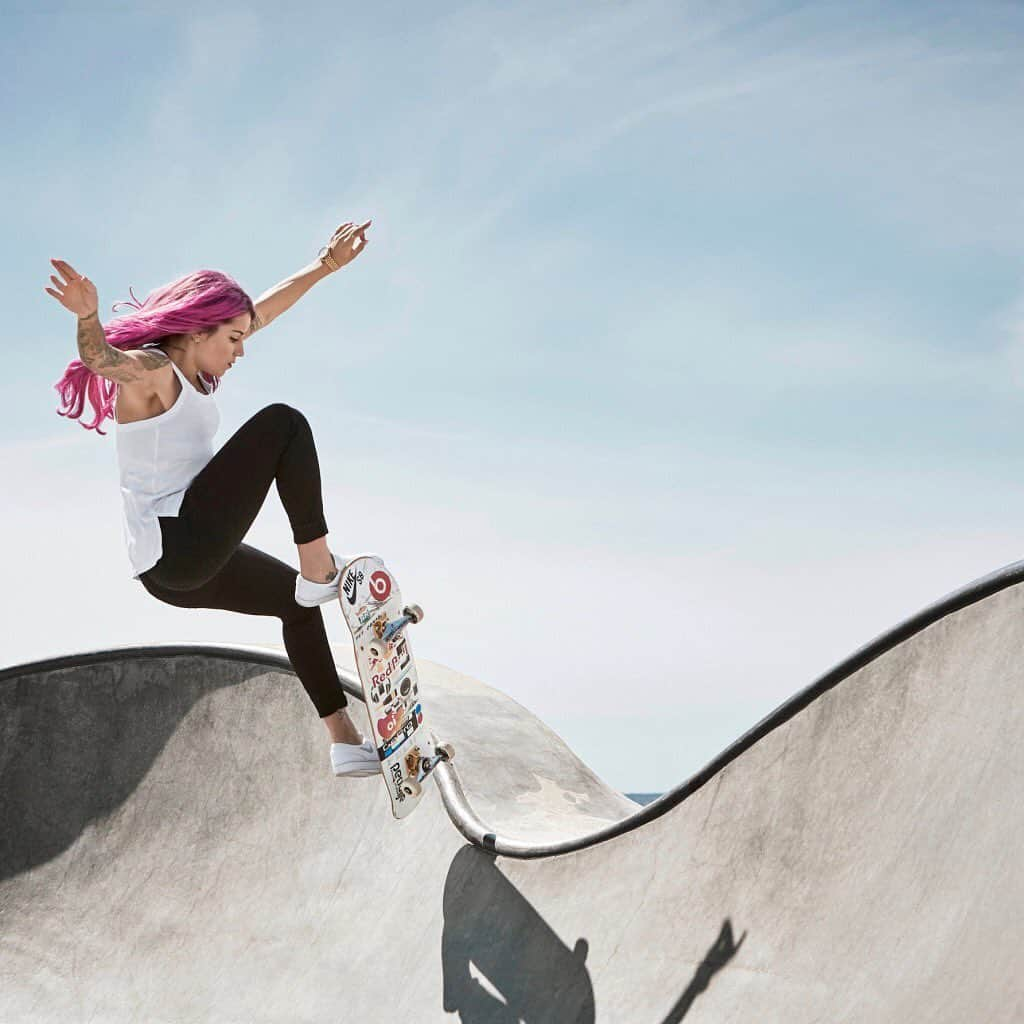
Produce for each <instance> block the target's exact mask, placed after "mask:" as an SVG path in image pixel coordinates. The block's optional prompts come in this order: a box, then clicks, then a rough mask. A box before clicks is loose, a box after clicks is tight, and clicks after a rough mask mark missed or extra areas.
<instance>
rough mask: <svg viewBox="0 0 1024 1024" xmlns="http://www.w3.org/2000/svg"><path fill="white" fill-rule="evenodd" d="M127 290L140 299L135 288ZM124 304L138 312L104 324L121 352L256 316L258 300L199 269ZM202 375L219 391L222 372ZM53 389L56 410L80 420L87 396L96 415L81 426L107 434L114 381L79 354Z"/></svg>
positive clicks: (231, 281) (217, 273) (232, 283)
mask: <svg viewBox="0 0 1024 1024" xmlns="http://www.w3.org/2000/svg"><path fill="white" fill-rule="evenodd" d="M128 293H129V294H130V295H131V297H132V298H133V299H135V293H134V292H133V291H132V290H131V289H130V288H129V289H128ZM121 304H122V303H120V302H115V303H114V305H113V306H111V312H117V307H118V306H119V305H121ZM123 304H124V305H126V306H133V307H134V309H135V312H133V313H126V314H125V315H124V316H119V317H115V318H114V319H113V320H110V321H109V322H108V323H106V324H104V325H103V333H104V334H105V335H106V336H107V341H108V342H109V343H110V344H111V345H113V346H114V348H117V349H120V350H121V351H122V352H127V351H129V350H130V349H136V348H152V347H153V346H154V345H155V344H157V343H158V342H159V341H161V340H162V339H164V338H166V337H167V336H168V335H171V334H188V333H189V332H191V331H196V332H198V333H202V332H204V331H209V330H212V329H214V328H216V327H219V326H220V325H221V324H224V323H227V322H228V321H229V320H232V319H234V318H235V317H236V316H241V314H242V313H249V315H250V316H253V317H255V316H256V308H255V306H254V305H253V301H252V299H250V298H249V296H248V295H247V294H246V293H245V291H244V290H243V289H242V287H241V285H239V284H238V282H237V281H235V279H234V278H232V277H229V276H228V275H227V274H222V273H221V272H220V271H219V270H196V271H194V272H193V273H191V274H186V275H185V276H184V277H180V278H178V280H176V281H172V282H171V283H170V284H165V285H163V286H162V287H160V288H156V289H154V290H153V291H151V292H150V293H149V295H147V296H146V298H145V300H144V301H143V302H139V301H138V299H135V301H134V302H130V301H129V300H127V299H125V300H123ZM201 376H202V377H203V379H204V380H205V382H206V384H207V386H208V387H210V388H211V389H212V390H214V391H216V389H217V387H218V385H219V384H220V377H218V376H216V375H211V374H201ZM54 388H55V389H56V391H57V392H58V393H59V394H60V398H61V406H62V408H63V411H62V409H58V410H57V415H58V416H67V417H69V418H70V419H79V417H81V415H82V410H83V408H84V407H85V399H86V397H88V399H89V402H90V404H91V405H92V407H93V411H94V412H95V413H96V418H95V419H94V420H93V421H92V423H82V422H81V421H80V422H79V425H80V426H82V427H84V428H85V429H86V430H95V431H96V433H98V434H103V435H104V436H106V435H105V432H104V431H102V430H100V424H101V423H102V422H103V421H104V420H105V419H106V418H107V417H108V416H112V415H113V412H114V398H115V396H116V394H117V384H116V383H115V382H114V381H112V380H108V379H107V378H106V377H101V376H100V375H99V374H97V373H93V371H92V370H90V369H89V367H88V366H86V365H85V364H84V363H83V362H82V361H81V360H80V359H75V360H73V361H72V362H70V363H68V366H67V369H66V370H65V371H64V376H63V377H61V379H60V380H59V381H57V383H56V384H54Z"/></svg>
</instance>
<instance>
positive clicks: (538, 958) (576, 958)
mask: <svg viewBox="0 0 1024 1024" xmlns="http://www.w3.org/2000/svg"><path fill="white" fill-rule="evenodd" d="M443 913H444V930H443V932H442V935H441V968H442V971H443V972H444V1009H445V1010H446V1011H447V1012H448V1013H453V1012H457V1013H458V1014H459V1018H460V1020H461V1022H462V1024H517V1022H518V1021H523V1022H524V1024H592V1022H593V1021H594V1019H595V1014H594V988H593V985H592V984H591V981H590V974H589V972H588V971H587V968H586V958H587V950H588V944H587V940H586V939H584V938H579V939H577V940H576V942H575V944H574V946H573V948H572V949H570V948H569V947H568V946H567V945H565V943H563V942H562V940H561V939H560V938H559V937H558V936H557V935H556V934H555V933H554V931H552V929H551V927H550V926H549V925H548V924H547V922H545V920H544V919H543V918H542V917H541V916H540V914H538V913H537V911H536V910H534V908H533V907H532V906H531V905H530V903H529V902H527V900H526V899H524V897H523V896H522V894H521V893H520V892H519V891H518V890H517V889H516V888H515V886H513V885H512V884H511V882H509V880H508V879H507V878H505V876H504V875H503V874H502V873H501V872H500V871H499V870H498V868H497V865H496V864H495V863H494V858H493V857H492V856H491V855H490V854H489V853H485V852H483V851H482V850H478V849H476V848H475V847H472V846H466V847H463V848H462V849H461V850H460V851H459V852H458V853H457V854H456V855H455V858H454V859H453V860H452V864H451V867H450V868H449V870H448V877H447V878H446V880H445V886H444V903H443Z"/></svg>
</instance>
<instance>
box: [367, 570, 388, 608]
mask: <svg viewBox="0 0 1024 1024" xmlns="http://www.w3.org/2000/svg"><path fill="white" fill-rule="evenodd" d="M390 594H391V577H390V576H389V575H388V574H387V573H386V572H380V571H377V572H375V573H374V574H373V575H372V576H371V577H370V595H371V596H372V597H373V599H374V601H386V600H387V599H388V596H389V595H390Z"/></svg>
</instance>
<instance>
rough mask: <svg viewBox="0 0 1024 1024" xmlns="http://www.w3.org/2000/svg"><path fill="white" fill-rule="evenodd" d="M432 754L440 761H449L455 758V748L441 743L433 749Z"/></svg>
mask: <svg viewBox="0 0 1024 1024" xmlns="http://www.w3.org/2000/svg"><path fill="white" fill-rule="evenodd" d="M434 752H435V753H436V754H437V756H438V757H439V758H440V759H441V760H442V761H451V760H453V759H454V758H455V748H454V747H453V746H452V745H451V744H450V743H442V744H440V745H439V746H437V747H435V748H434Z"/></svg>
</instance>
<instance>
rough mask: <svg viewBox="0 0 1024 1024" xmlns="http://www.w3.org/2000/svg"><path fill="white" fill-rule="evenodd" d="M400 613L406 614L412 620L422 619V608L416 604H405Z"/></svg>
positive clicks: (419, 620)
mask: <svg viewBox="0 0 1024 1024" xmlns="http://www.w3.org/2000/svg"><path fill="white" fill-rule="evenodd" d="M402 614H403V615H408V616H409V618H410V619H412V621H413V622H422V621H423V609H422V608H421V607H420V606H419V605H418V604H410V605H406V607H404V608H403V609H402Z"/></svg>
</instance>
